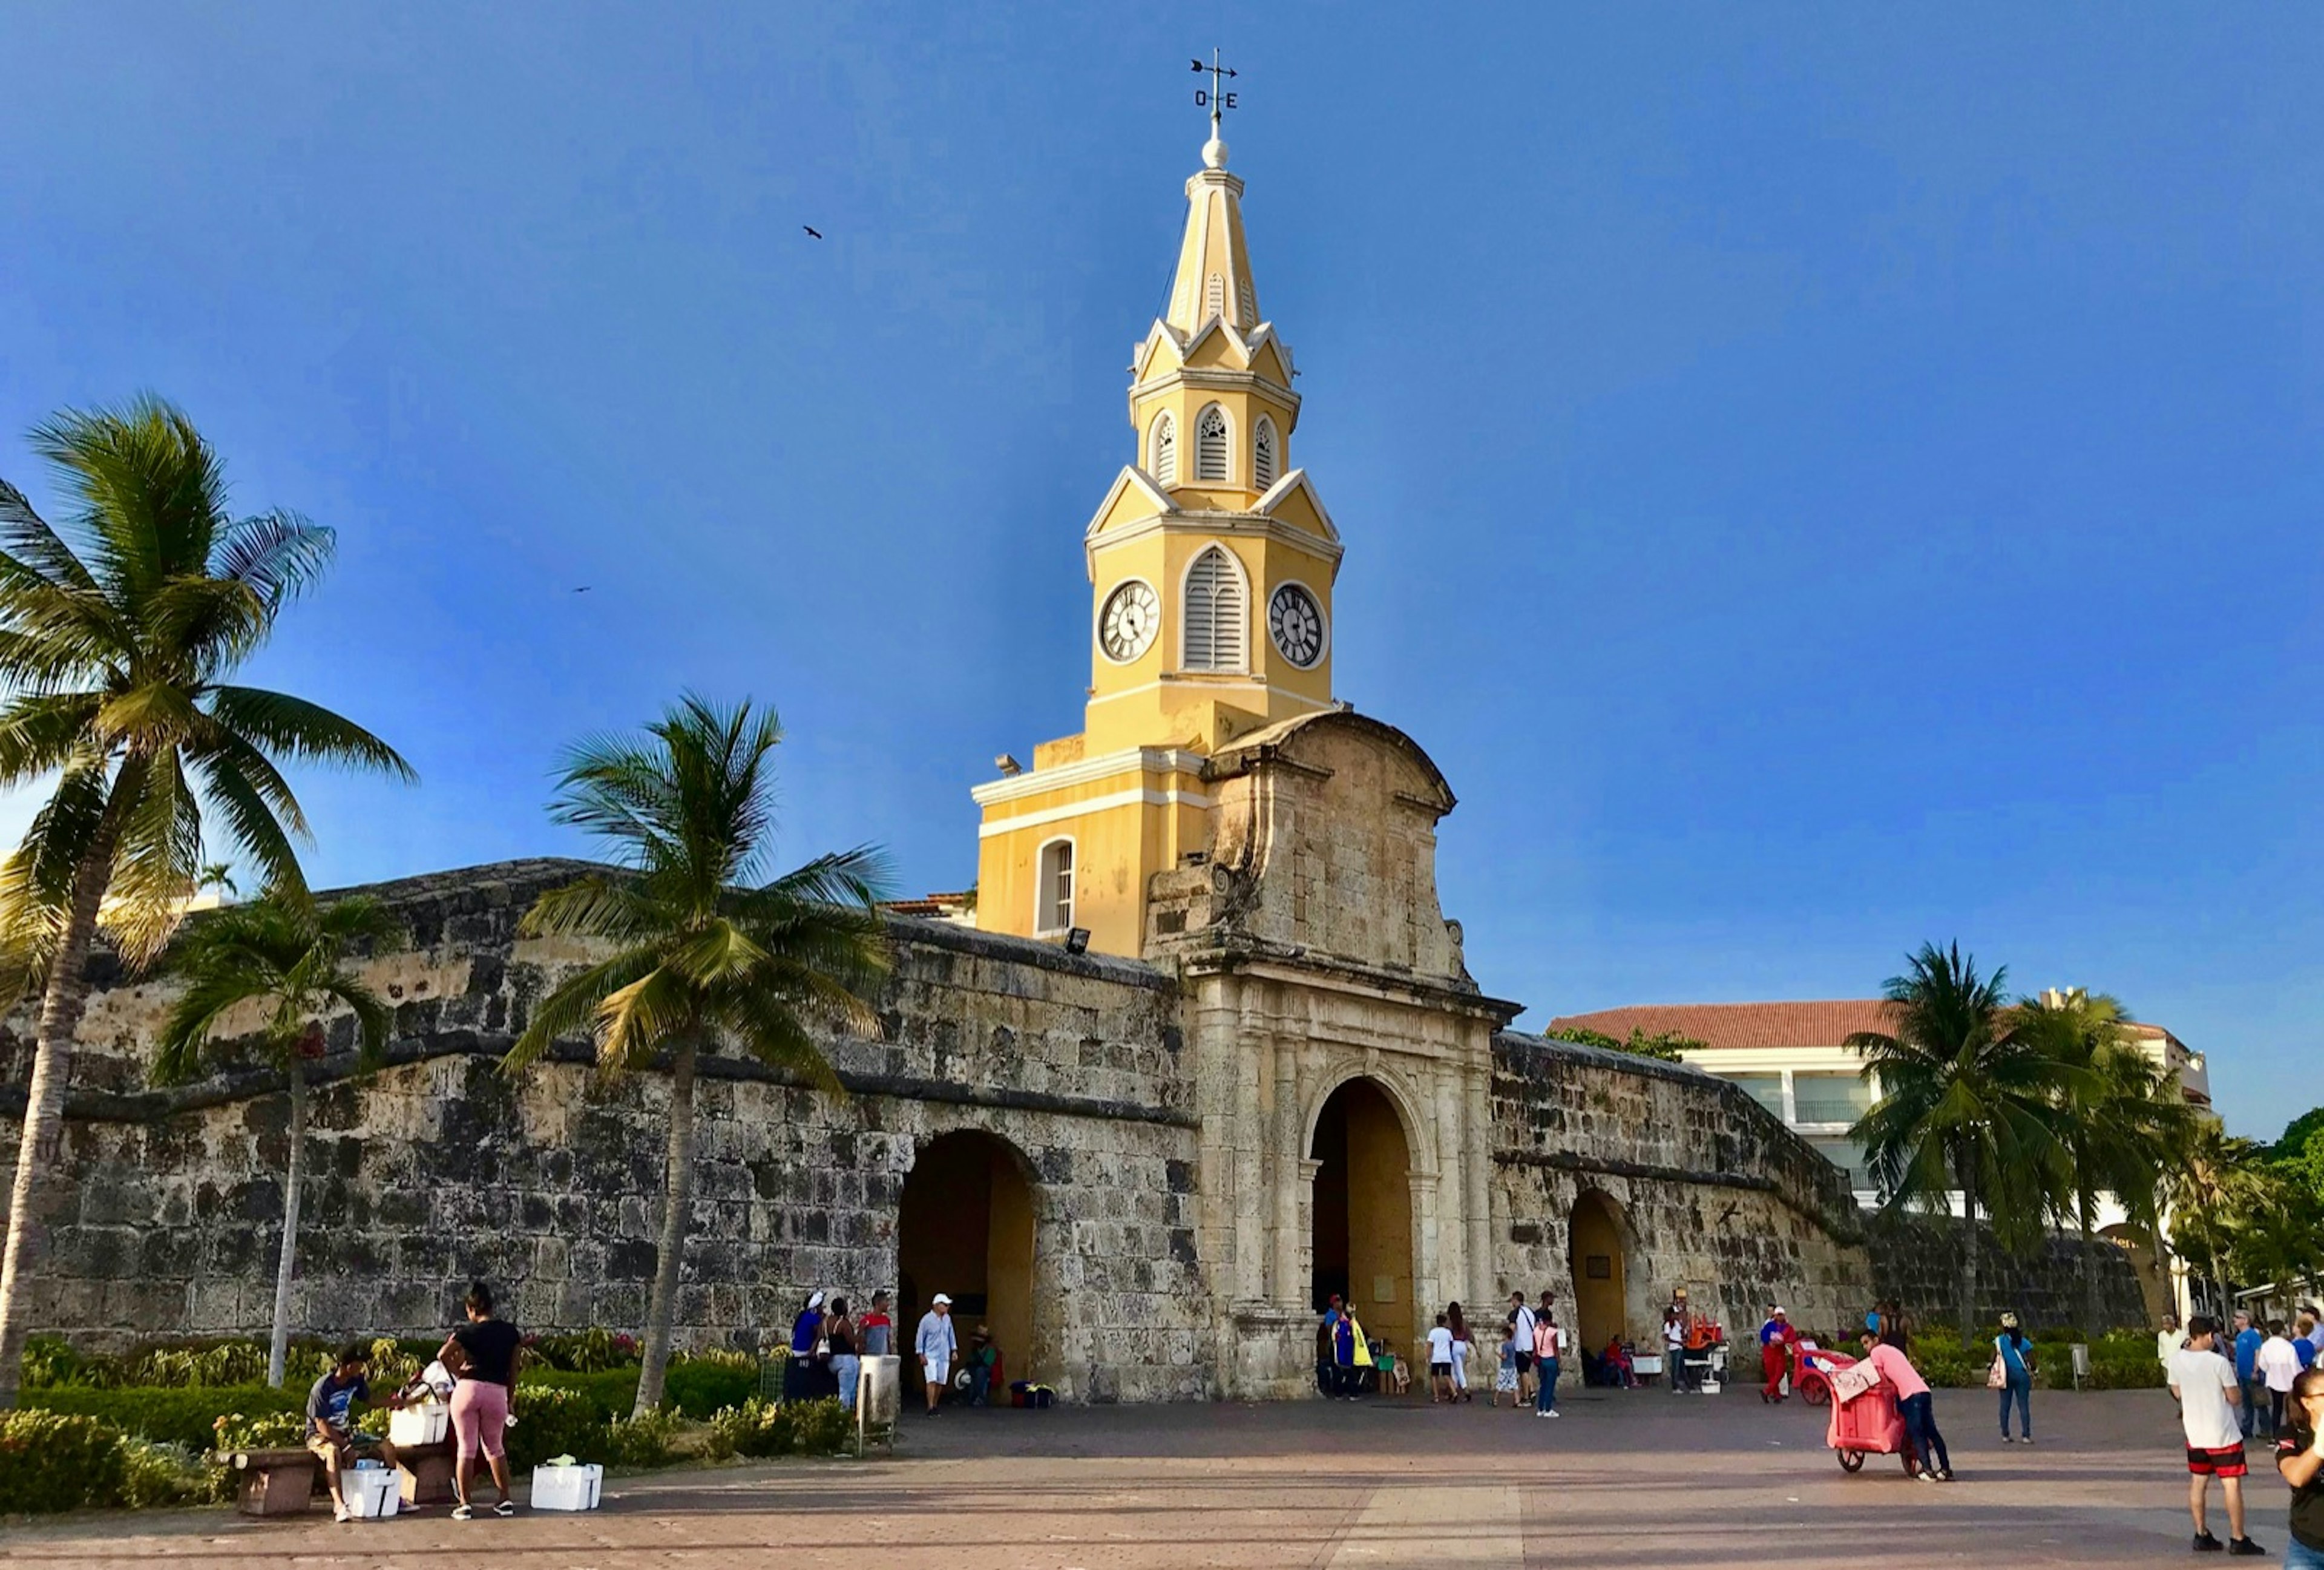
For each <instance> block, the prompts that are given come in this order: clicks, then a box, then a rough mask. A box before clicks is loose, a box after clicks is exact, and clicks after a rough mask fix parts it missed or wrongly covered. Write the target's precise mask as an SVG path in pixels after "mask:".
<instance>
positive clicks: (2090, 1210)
mask: <svg viewBox="0 0 2324 1570" xmlns="http://www.w3.org/2000/svg"><path fill="white" fill-rule="evenodd" d="M2129 1021H2130V1015H2129V1013H2128V1012H2127V1011H2126V1010H2125V1009H2124V1008H2123V1006H2122V1004H2121V1002H2119V1001H2118V1000H2116V999H2115V998H2112V997H2109V996H2107V995H2106V994H2104V993H2098V994H2095V995H2093V994H2090V993H2081V992H2070V993H2051V994H2045V995H2044V996H2043V997H2041V998H2029V999H2026V1000H2025V1001H2024V1002H2023V1003H2022V1004H2020V1005H2019V1009H2018V1013H2017V1021H2016V1027H2015V1029H2016V1034H2017V1036H2018V1038H2019V1039H2021V1040H2023V1041H2024V1042H2025V1043H2026V1044H2027V1045H2029V1046H2031V1047H2032V1048H2034V1049H2035V1050H2036V1051H2038V1052H2040V1053H2041V1054H2042V1055H2043V1056H2044V1057H2047V1058H2048V1059H2049V1060H2050V1063H2051V1065H2052V1070H2053V1073H2054V1078H2055V1096H2056V1111H2057V1114H2058V1115H2057V1119H2056V1123H2055V1127H2056V1131H2057V1138H2058V1145H2059V1153H2060V1155H2061V1158H2062V1163H2063V1164H2062V1167H2061V1170H2060V1176H2061V1179H2062V1181H2061V1183H2060V1184H2059V1185H2058V1187H2056V1189H2055V1191H2054V1192H2053V1193H2052V1196H2050V1197H2051V1200H2052V1212H2053V1214H2056V1215H2057V1216H2058V1217H2059V1218H2060V1219H2061V1221H2063V1222H2064V1223H2065V1224H2068V1225H2070V1226H2072V1227H2073V1228H2074V1229H2075V1230H2076V1231H2077V1232H2078V1233H2080V1236H2081V1240H2082V1250H2081V1261H2082V1265H2081V1275H2082V1320H2083V1323H2084V1324H2086V1325H2098V1323H2099V1322H2100V1318H2101V1316H2100V1315H2099V1313H2098V1259H2097V1251H2096V1249H2095V1248H2094V1246H2093V1242H2094V1240H2095V1238H2096V1236H2097V1233H2098V1205H2099V1202H2100V1200H2101V1199H2102V1198H2103V1197H2104V1196H2107V1195H2112V1196H2114V1198H2115V1200H2116V1203H2117V1204H2119V1205H2121V1206H2122V1208H2123V1210H2124V1212H2125V1214H2126V1215H2127V1216H2128V1218H2129V1222H2130V1224H2131V1226H2132V1227H2133V1228H2134V1229H2135V1230H2136V1231H2137V1232H2139V1233H2142V1234H2143V1235H2144V1236H2145V1237H2146V1238H2147V1239H2148V1240H2149V1241H2150V1242H2152V1241H2154V1240H2156V1239H2158V1238H2159V1237H2160V1235H2161V1233H2162V1196H2163V1178H2164V1174H2165V1173H2167V1172H2168V1171H2169V1170H2170V1168H2171V1167H2172V1164H2173V1162H2175V1161H2176V1160H2177V1159H2178V1157H2179V1155H2180V1153H2181V1151H2182V1150H2184V1149H2185V1148H2186V1144H2187V1141H2188V1140H2189V1139H2190V1137H2191V1136H2192V1133H2193V1126H2194V1125H2193V1120H2192V1115H2191V1113H2190V1112H2189V1110H2188V1106H2187V1100H2186V1097H2185V1096H2184V1095H2182V1094H2181V1093H2180V1090H2179V1085H2178V1081H2177V1079H2176V1078H2175V1077H2174V1076H2172V1075H2171V1074H2170V1073H2169V1072H2168V1071H2167V1070H2165V1069H2163V1067H2160V1066H2159V1065H2157V1064H2156V1063H2155V1062H2154V1060H2153V1058H2151V1057H2148V1056H2147V1055H2146V1053H2145V1052H2144V1050H2142V1049H2141V1048H2140V1047H2139V1045H2138V1041H2137V1039H2136V1038H2135V1037H2134V1036H2132V1035H2131V1033H2130V1032H2129V1031H2128V1030H2126V1026H2127V1024H2128V1023H2129Z"/></svg>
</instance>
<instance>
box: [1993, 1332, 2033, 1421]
mask: <svg viewBox="0 0 2324 1570" xmlns="http://www.w3.org/2000/svg"><path fill="white" fill-rule="evenodd" d="M2032 1348H2033V1343H2032V1342H2030V1341H2028V1340H2026V1339H2025V1332H2024V1331H2023V1330H2020V1329H2019V1328H2018V1327H2017V1316H2016V1315H2015V1314H2004V1315H2003V1316H2001V1334H2000V1335H1997V1336H1995V1337H1994V1338H1993V1360H1994V1362H1997V1364H1999V1365H2000V1369H2001V1384H2000V1385H1999V1387H1998V1389H1999V1390H2000V1392H2001V1442H2002V1443H2003V1444H2004V1445H2020V1444H2022V1445H2031V1444H2033V1360H2032V1359H2031V1358H2030V1357H2029V1356H2028V1355H2027V1354H2028V1353H2029V1352H2030V1351H2031V1350H2032ZM2012 1401H2015V1402H2016V1403H2017V1432H2018V1437H2017V1438H2015V1439H2012V1438H2011V1437H2010V1436H2009V1404H2010V1403H2011V1402H2012Z"/></svg>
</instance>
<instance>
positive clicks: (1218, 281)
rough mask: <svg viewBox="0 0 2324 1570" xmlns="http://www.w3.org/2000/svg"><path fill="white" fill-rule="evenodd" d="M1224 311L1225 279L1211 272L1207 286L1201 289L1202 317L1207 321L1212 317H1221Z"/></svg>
mask: <svg viewBox="0 0 2324 1570" xmlns="http://www.w3.org/2000/svg"><path fill="white" fill-rule="evenodd" d="M1226 313H1227V281H1226V279H1225V278H1224V277H1223V276H1222V275H1221V274H1219V273H1216V272H1213V273H1212V274H1211V282H1210V285H1209V287H1208V288H1206V289H1205V290H1204V291H1203V319H1204V320H1206V321H1207V320H1209V319H1211V318H1212V317H1222V316H1224V315H1226Z"/></svg>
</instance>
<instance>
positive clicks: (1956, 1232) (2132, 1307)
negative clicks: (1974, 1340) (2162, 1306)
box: [1870, 1216, 2154, 1335]
mask: <svg viewBox="0 0 2324 1570" xmlns="http://www.w3.org/2000/svg"><path fill="white" fill-rule="evenodd" d="M1870 1242H1871V1248H1872V1279H1873V1280H1874V1282H1875V1283H1876V1284H1877V1286H1878V1288H1879V1293H1878V1295H1879V1296H1880V1297H1882V1298H1895V1300H1896V1302H1897V1303H1898V1304H1900V1305H1902V1306H1903V1307H1904V1310H1905V1312H1906V1314H1907V1315H1908V1316H1911V1317H1913V1318H1914V1319H1916V1320H1918V1321H1919V1322H1920V1323H1921V1324H1922V1325H1924V1326H1928V1327H1931V1328H1933V1327H1936V1326H1939V1325H1953V1324H1955V1323H1956V1322H1957V1321H1958V1319H1959V1317H1960V1281H1961V1240H1960V1222H1959V1221H1958V1220H1951V1219H1941V1218H1938V1217H1933V1216H1904V1217H1895V1218H1891V1217H1885V1216H1884V1217H1882V1218H1880V1219H1879V1220H1878V1221H1877V1222H1876V1223H1875V1224H1873V1225H1872V1227H1871V1229H1870ZM2084 1246H2085V1245H2084V1244H2083V1242H2082V1240H2081V1239H2080V1238H2078V1237H2057V1236H2052V1237H2049V1238H2045V1239H2044V1240H2043V1244H2042V1246H2041V1247H2040V1248H2039V1249H2037V1250H2035V1251H2033V1252H2031V1253H2029V1254H2025V1255H2022V1256H2021V1255H2016V1254H2012V1253H2009V1252H2006V1251H2004V1250H2003V1249H2002V1247H2001V1245H2000V1244H1998V1243H1997V1242H1994V1239H1993V1233H1992V1231H1991V1230H1990V1229H1989V1228H1987V1227H1986V1226H1984V1225H1982V1224H1980V1225H1979V1226H1978V1252H1977V1281H1978V1304H1977V1323H1978V1325H1979V1326H1980V1327H1985V1326H1989V1325H1992V1324H1994V1323H1995V1322H1997V1320H1998V1319H1999V1318H2000V1316H2001V1315H2002V1313H2003V1312H2004V1311H2005V1310H2006V1311H2008V1312H2011V1313H2014V1314H2015V1315H2016V1316H2018V1319H2019V1320H2020V1321H2021V1322H2022V1323H2023V1324H2024V1326H2025V1330H2026V1333H2027V1334H2028V1335H2031V1334H2033V1333H2034V1332H2036V1331H2039V1330H2043V1329H2044V1328H2051V1327H2055V1326H2060V1325H2070V1326H2073V1327H2075V1328H2077V1329H2080V1330H2085V1331H2088V1332H2089V1333H2090V1334H2091V1335H2098V1334H2100V1333H2103V1332H2105V1331H2107V1330H2116V1329H2125V1328H2136V1327H2145V1326H2151V1325H2153V1323H2154V1321H2153V1319H2152V1318H2150V1317H2149V1309H2148V1307H2147V1302H2146V1298H2145V1296H2144V1293H2143V1292H2142V1291H2141V1289H2140V1283H2139V1279H2138V1271H2137V1270H2136V1268H2135V1265H2134V1263H2133V1261H2132V1258H2131V1256H2130V1254H2128V1253H2127V1252H2126V1251H2124V1250H2123V1249H2122V1248H2121V1247H2120V1246H2119V1245H2117V1244H2116V1243H2113V1242H2108V1241H2107V1240H2106V1239H2105V1238H2093V1239H2092V1240H2091V1241H2090V1242H2089V1245H2088V1247H2089V1255H2088V1261H2089V1266H2090V1273H2091V1275H2092V1276H2094V1277H2095V1278H2096V1281H2097V1286H2098V1323H2097V1324H2095V1325H2093V1324H2091V1323H2090V1322H2089V1298H2088V1295H2087V1293H2086V1291H2085V1289H2084V1287H2085V1277H2084V1274H2083V1270H2082V1266H2083V1262H2084V1254H2083V1248H2084Z"/></svg>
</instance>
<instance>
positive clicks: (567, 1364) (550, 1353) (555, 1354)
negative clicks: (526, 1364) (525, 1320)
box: [524, 1327, 638, 1373]
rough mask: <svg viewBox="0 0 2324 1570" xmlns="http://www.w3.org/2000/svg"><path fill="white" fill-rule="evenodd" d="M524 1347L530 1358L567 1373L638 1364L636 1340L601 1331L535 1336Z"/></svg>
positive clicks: (627, 1366)
mask: <svg viewBox="0 0 2324 1570" xmlns="http://www.w3.org/2000/svg"><path fill="white" fill-rule="evenodd" d="M524 1346H525V1351H526V1352H527V1353H530V1355H532V1356H533V1357H536V1358H539V1360H540V1361H541V1362H545V1363H547V1364H548V1365H549V1367H551V1368H554V1369H562V1370H564V1371H566V1372H567V1373H603V1372H604V1371H606V1370H607V1369H612V1368H635V1367H636V1366H637V1363H638V1341H637V1337H636V1336H634V1335H627V1334H625V1333H617V1332H615V1331H611V1330H606V1329H604V1328H602V1327H597V1328H592V1329H588V1330H585V1331H583V1332H581V1334H579V1335H535V1336H531V1337H529V1338H528V1339H527V1340H526V1342H525V1344H524Z"/></svg>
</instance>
